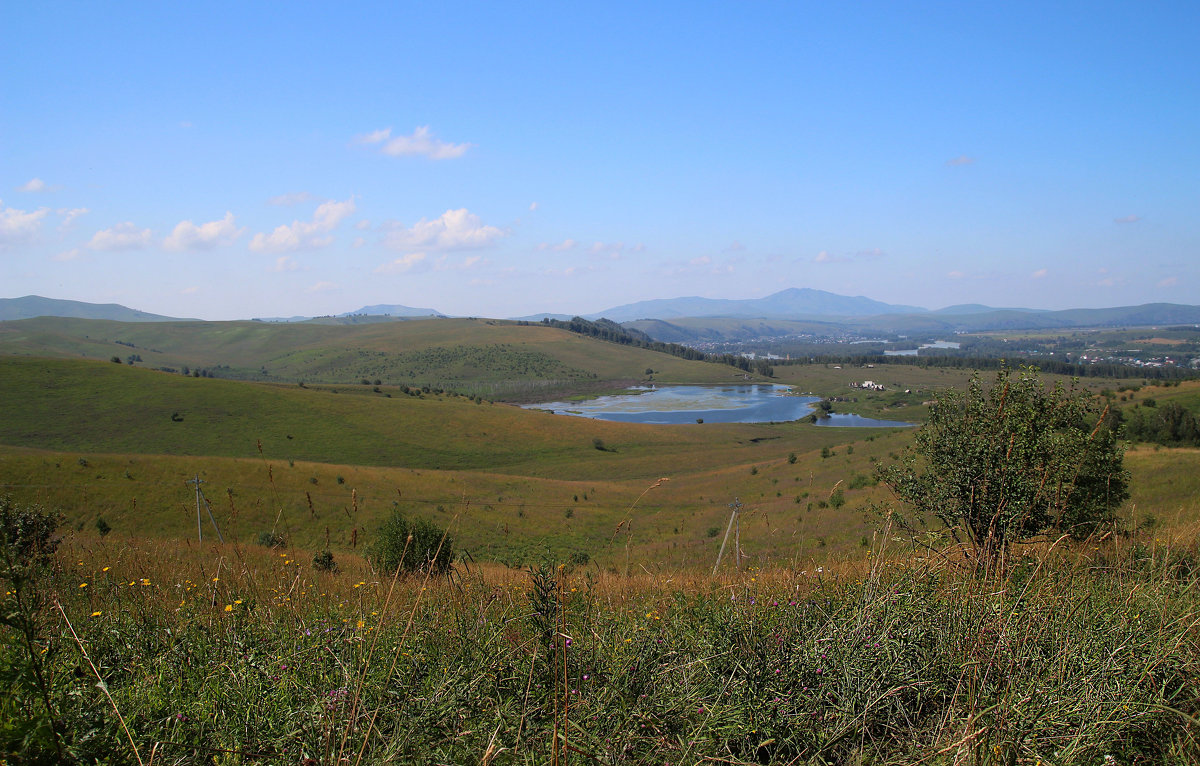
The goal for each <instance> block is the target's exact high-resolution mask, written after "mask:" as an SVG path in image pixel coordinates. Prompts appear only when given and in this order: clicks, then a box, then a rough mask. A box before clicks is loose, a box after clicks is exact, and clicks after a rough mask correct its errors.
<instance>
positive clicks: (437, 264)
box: [433, 255, 485, 271]
mask: <svg viewBox="0 0 1200 766" xmlns="http://www.w3.org/2000/svg"><path fill="white" fill-rule="evenodd" d="M484 262H485V261H484V260H483V256H480V255H470V256H467V257H466V258H463V259H462V260H461V261H451V260H450V258H449V257H448V256H445V255H442V256H438V259H437V260H436V261H434V263H433V270H434V271H464V270H466V269H469V268H472V267H473V266H476V265H478V264H480V263H484Z"/></svg>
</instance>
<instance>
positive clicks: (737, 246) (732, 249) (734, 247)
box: [725, 239, 746, 253]
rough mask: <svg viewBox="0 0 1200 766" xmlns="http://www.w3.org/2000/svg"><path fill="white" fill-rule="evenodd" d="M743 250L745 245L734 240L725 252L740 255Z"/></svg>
mask: <svg viewBox="0 0 1200 766" xmlns="http://www.w3.org/2000/svg"><path fill="white" fill-rule="evenodd" d="M745 249H746V246H745V245H743V244H742V243H741V242H738V241H737V240H736V239H735V240H734V241H733V242H731V243H730V244H729V247H727V248H725V252H727V253H740V252H742V251H743V250H745Z"/></svg>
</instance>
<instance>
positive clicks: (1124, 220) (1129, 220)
mask: <svg viewBox="0 0 1200 766" xmlns="http://www.w3.org/2000/svg"><path fill="white" fill-rule="evenodd" d="M1140 220H1142V217H1141V216H1140V215H1126V216H1122V217H1121V218H1114V219H1113V223H1137V222H1138V221H1140Z"/></svg>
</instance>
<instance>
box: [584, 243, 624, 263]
mask: <svg viewBox="0 0 1200 766" xmlns="http://www.w3.org/2000/svg"><path fill="white" fill-rule="evenodd" d="M588 252H590V253H591V254H592V255H607V256H608V257H609V258H611V259H612V260H614V261H616V260H620V258H621V254H622V253H624V252H625V243H624V242H593V243H592V246H591V247H589V248H588Z"/></svg>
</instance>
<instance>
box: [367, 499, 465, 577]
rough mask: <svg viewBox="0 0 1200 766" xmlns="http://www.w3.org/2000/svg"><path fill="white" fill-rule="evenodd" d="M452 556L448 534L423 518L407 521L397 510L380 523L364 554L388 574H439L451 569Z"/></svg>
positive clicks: (377, 567) (451, 542)
mask: <svg viewBox="0 0 1200 766" xmlns="http://www.w3.org/2000/svg"><path fill="white" fill-rule="evenodd" d="M453 557H454V540H453V538H451V537H450V534H449V533H448V532H446V531H445V530H443V529H441V528H440V527H438V526H437V525H436V524H433V523H431V522H428V521H426V520H424V519H414V520H411V521H410V520H409V519H407V518H406V517H405V516H404V514H402V513H401V512H400V511H393V512H392V515H391V516H390V517H389V518H388V519H387V520H386V521H384V522H383V526H381V527H380V528H379V534H378V536H377V537H376V539H375V542H374V543H372V544H371V547H370V549H369V550H368V551H367V558H368V560H370V562H371V564H372V566H374V567H375V568H376V569H378V570H380V571H381V572H385V573H387V574H392V573H393V572H396V571H399V572H400V574H410V573H412V572H417V571H425V570H426V569H428V570H430V571H432V572H433V573H434V574H441V573H443V572H445V571H446V570H448V569H449V568H450V561H451V559H452V558H453Z"/></svg>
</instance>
